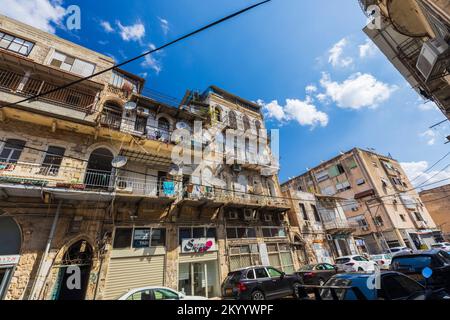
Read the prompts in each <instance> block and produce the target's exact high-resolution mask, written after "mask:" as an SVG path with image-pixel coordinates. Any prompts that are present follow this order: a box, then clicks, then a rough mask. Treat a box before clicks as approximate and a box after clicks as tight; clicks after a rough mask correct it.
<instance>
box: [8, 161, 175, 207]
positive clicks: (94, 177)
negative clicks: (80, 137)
mask: <svg viewBox="0 0 450 320" xmlns="http://www.w3.org/2000/svg"><path fill="white" fill-rule="evenodd" d="M151 178H152V177H147V178H146V177H145V176H144V175H142V177H130V176H126V175H123V174H120V173H119V174H114V173H113V172H110V171H100V170H91V169H87V170H86V169H85V168H75V167H63V166H48V165H41V164H31V163H22V162H19V163H5V162H0V183H8V184H20V185H30V186H40V187H48V188H56V189H71V190H79V191H80V190H83V191H103V192H111V193H115V194H129V195H137V196H145V197H169V198H176V197H178V196H179V195H180V187H179V185H180V184H179V183H178V182H174V181H159V182H158V181H152V179H151ZM155 180H156V178H155Z"/></svg>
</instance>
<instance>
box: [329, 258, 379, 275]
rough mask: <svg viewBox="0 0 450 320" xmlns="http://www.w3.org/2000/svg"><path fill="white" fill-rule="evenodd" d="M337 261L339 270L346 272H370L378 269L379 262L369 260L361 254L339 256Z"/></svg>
mask: <svg viewBox="0 0 450 320" xmlns="http://www.w3.org/2000/svg"><path fill="white" fill-rule="evenodd" d="M335 261H336V266H337V267H338V270H340V271H344V272H357V271H360V272H361V271H366V272H370V271H375V270H376V269H378V264H377V263H376V262H375V261H372V260H369V259H367V258H364V257H363V256H360V255H353V256H345V257H339V258H337V259H336V260H335Z"/></svg>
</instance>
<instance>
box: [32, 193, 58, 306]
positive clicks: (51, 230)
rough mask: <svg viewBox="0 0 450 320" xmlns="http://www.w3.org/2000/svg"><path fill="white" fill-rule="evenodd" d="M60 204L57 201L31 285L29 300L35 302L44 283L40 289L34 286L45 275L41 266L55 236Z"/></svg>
mask: <svg viewBox="0 0 450 320" xmlns="http://www.w3.org/2000/svg"><path fill="white" fill-rule="evenodd" d="M62 202H63V201H62V200H59V202H58V207H57V208H56V213H55V217H54V218H53V224H52V228H51V229H50V233H49V235H48V239H47V244H46V246H45V250H44V254H43V255H42V258H41V261H40V263H39V268H38V271H37V273H36V275H37V276H36V279H35V281H34V283H33V287H32V289H31V295H30V298H31V299H30V300H37V299H38V298H39V294H40V293H41V291H42V288H43V285H44V282H42V286H40V285H39V286H40V288H39V286H36V285H37V283H38V282H40V280H41V278H42V277H43V276H45V275H43V274H42V273H43V270H42V266H43V265H44V262H45V260H47V257H48V253H49V251H50V246H51V244H52V241H53V237H54V235H55V230H56V225H57V223H58V220H59V214H60V212H61V205H62ZM36 291H37V292H36ZM36 294H37V296H36Z"/></svg>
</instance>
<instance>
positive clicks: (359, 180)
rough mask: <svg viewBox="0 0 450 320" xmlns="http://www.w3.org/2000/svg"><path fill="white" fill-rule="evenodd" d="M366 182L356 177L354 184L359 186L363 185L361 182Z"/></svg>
mask: <svg viewBox="0 0 450 320" xmlns="http://www.w3.org/2000/svg"><path fill="white" fill-rule="evenodd" d="M365 183H366V180H364V179H358V180H356V184H357V185H358V186H361V185H363V184H365Z"/></svg>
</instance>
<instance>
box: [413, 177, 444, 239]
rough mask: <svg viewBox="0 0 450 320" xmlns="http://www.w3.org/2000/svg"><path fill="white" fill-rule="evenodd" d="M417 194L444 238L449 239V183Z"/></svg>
mask: <svg viewBox="0 0 450 320" xmlns="http://www.w3.org/2000/svg"><path fill="white" fill-rule="evenodd" d="M419 195H420V199H421V200H422V202H423V203H424V204H425V207H427V209H428V212H429V213H430V215H431V217H432V218H433V220H434V222H435V223H436V225H437V226H438V228H439V229H440V230H441V231H442V233H443V236H444V239H445V240H446V241H450V185H448V184H447V185H444V186H440V187H437V188H433V189H429V190H424V191H421V192H420V193H419Z"/></svg>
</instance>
